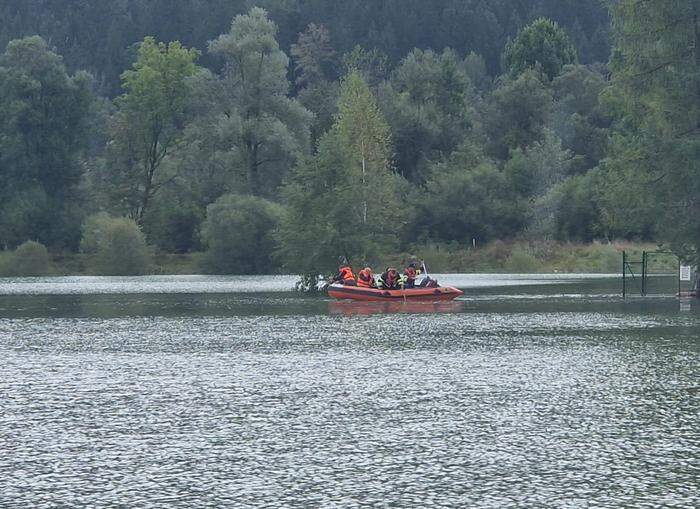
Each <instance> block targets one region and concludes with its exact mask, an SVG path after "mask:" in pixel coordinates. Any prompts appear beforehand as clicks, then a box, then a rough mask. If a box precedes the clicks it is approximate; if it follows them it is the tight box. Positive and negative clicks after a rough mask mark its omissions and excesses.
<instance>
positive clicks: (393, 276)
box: [384, 269, 399, 288]
mask: <svg viewBox="0 0 700 509" xmlns="http://www.w3.org/2000/svg"><path fill="white" fill-rule="evenodd" d="M398 282H399V271H397V270H396V269H389V270H387V271H386V277H385V278H384V285H385V286H386V287H387V288H396V286H397V285H398Z"/></svg>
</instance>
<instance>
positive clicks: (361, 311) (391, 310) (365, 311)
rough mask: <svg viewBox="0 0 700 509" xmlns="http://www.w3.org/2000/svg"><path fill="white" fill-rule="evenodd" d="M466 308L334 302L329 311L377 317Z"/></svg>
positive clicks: (457, 303)
mask: <svg viewBox="0 0 700 509" xmlns="http://www.w3.org/2000/svg"><path fill="white" fill-rule="evenodd" d="M463 308H464V302H460V301H449V302H444V301H443V302H408V301H407V302H353V301H347V300H346V301H332V302H329V303H328V311H329V312H330V314H333V315H345V316H355V315H376V314H395V313H409V314H424V313H428V314H435V313H458V312H459V311H461V310H462V309H463Z"/></svg>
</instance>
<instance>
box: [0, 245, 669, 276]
mask: <svg viewBox="0 0 700 509" xmlns="http://www.w3.org/2000/svg"><path fill="white" fill-rule="evenodd" d="M655 249H657V247H656V246H655V245H653V244H638V243H612V244H601V243H592V244H573V243H557V242H493V243H491V244H488V245H485V246H482V247H479V248H476V249H474V248H465V247H462V246H454V245H448V246H445V245H443V246H440V245H431V246H416V247H415V248H413V249H412V250H411V251H410V252H404V253H400V254H395V255H387V256H385V257H383V258H382V260H381V261H380V263H376V264H375V267H374V268H375V270H379V269H381V268H383V267H386V266H392V265H393V266H397V267H401V266H403V265H404V264H406V263H408V262H409V261H410V260H412V259H423V260H425V261H426V263H427V264H428V268H429V269H430V271H431V272H447V273H449V272H460V273H489V272H491V273H496V272H500V273H574V272H578V273H590V274H596V273H619V272H620V270H621V263H622V251H623V250H625V251H627V253H628V255H629V257H630V259H632V260H639V259H641V253H642V251H643V250H647V251H653V250H655ZM201 256H202V255H201V253H188V254H169V253H158V254H156V255H155V257H154V261H153V264H152V265H151V267H150V269H149V270H148V273H150V274H173V275H177V274H200V273H202V268H201ZM94 262H95V260H94V256H91V255H85V254H75V253H68V254H66V253H59V254H53V255H52V256H51V262H50V266H49V267H48V270H47V272H46V274H48V275H99V271H98V270H96V268H95V267H96V265H95V263H94ZM676 263H677V262H676V259H675V257H673V256H669V255H662V256H658V257H655V258H654V262H653V263H652V264H651V265H650V271H651V272H661V271H665V272H673V271H675V270H676ZM358 268H359V267H358ZM17 269H18V267H17V266H16V262H15V260H14V259H13V255H12V253H10V252H5V251H0V276H19V275H23V274H21V271H19V270H17Z"/></svg>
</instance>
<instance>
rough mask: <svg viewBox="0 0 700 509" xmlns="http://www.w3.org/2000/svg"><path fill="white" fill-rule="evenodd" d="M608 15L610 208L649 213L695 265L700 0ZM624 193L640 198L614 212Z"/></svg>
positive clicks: (659, 1)
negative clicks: (614, 120) (611, 47)
mask: <svg viewBox="0 0 700 509" xmlns="http://www.w3.org/2000/svg"><path fill="white" fill-rule="evenodd" d="M613 15H614V29H615V37H616V49H615V52H614V54H613V59H612V68H613V71H614V74H613V76H614V86H615V91H616V94H615V95H614V101H613V102H614V103H615V104H616V106H617V112H618V114H619V115H620V119H621V121H620V123H619V134H618V136H616V138H615V140H616V143H615V146H614V152H613V156H612V157H611V159H610V161H609V162H608V168H609V170H610V177H611V179H610V182H611V185H610V186H609V189H611V192H612V193H615V194H614V195H613V196H610V197H609V198H610V199H609V201H608V204H609V207H610V208H612V209H614V208H617V209H618V210H619V211H620V212H622V213H624V214H626V216H627V217H634V216H639V215H644V214H645V213H646V214H647V215H649V210H650V209H651V211H652V213H651V215H653V216H655V217H656V219H657V221H656V222H657V232H658V235H659V237H660V238H661V239H663V240H665V241H667V242H668V243H669V244H670V245H671V246H672V247H673V248H674V249H675V250H676V252H678V253H679V254H680V255H682V256H684V257H686V258H692V259H693V260H695V261H696V262H700V2H698V1H697V0H647V1H644V2H640V1H638V0H621V1H620V2H618V3H617V4H616V5H615V6H614V8H613ZM615 184H617V185H615ZM625 188H626V189H632V190H634V191H633V192H634V193H635V194H636V195H637V196H638V197H639V199H636V200H634V201H628V202H627V203H628V206H627V207H616V204H617V203H619V202H621V201H622V200H621V199H620V197H621V196H624V194H625V193H624V189H625ZM620 209H621V210H620Z"/></svg>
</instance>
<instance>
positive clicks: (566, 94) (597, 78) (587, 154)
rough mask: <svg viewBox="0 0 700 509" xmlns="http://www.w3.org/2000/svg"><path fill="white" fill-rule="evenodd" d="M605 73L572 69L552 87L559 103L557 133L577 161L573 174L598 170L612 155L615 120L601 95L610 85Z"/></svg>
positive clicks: (582, 68) (563, 74)
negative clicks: (609, 142)
mask: <svg viewBox="0 0 700 509" xmlns="http://www.w3.org/2000/svg"><path fill="white" fill-rule="evenodd" d="M602 73H603V69H595V68H590V67H584V66H581V65H570V66H566V67H564V69H563V71H562V73H561V74H560V75H559V76H558V77H556V78H555V79H554V81H553V83H552V86H553V89H554V95H555V99H556V106H555V110H556V111H555V121H554V127H553V128H554V130H555V132H556V133H557V135H559V136H560V137H561V139H562V142H563V145H564V148H566V149H568V150H570V151H571V152H572V153H573V154H574V156H575V160H574V161H573V162H572V163H573V166H574V167H573V168H572V169H573V170H574V171H576V172H578V173H583V172H584V171H587V170H589V169H591V168H594V167H595V166H597V165H598V164H599V162H600V161H601V160H602V159H604V158H605V156H606V155H607V152H608V140H609V136H610V133H609V128H610V125H611V122H612V120H611V118H610V116H609V114H608V111H607V107H606V106H605V105H604V104H603V102H601V95H602V94H603V92H604V91H605V89H606V87H608V85H609V83H608V81H607V80H606V78H605V77H604V76H603V74H602Z"/></svg>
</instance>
